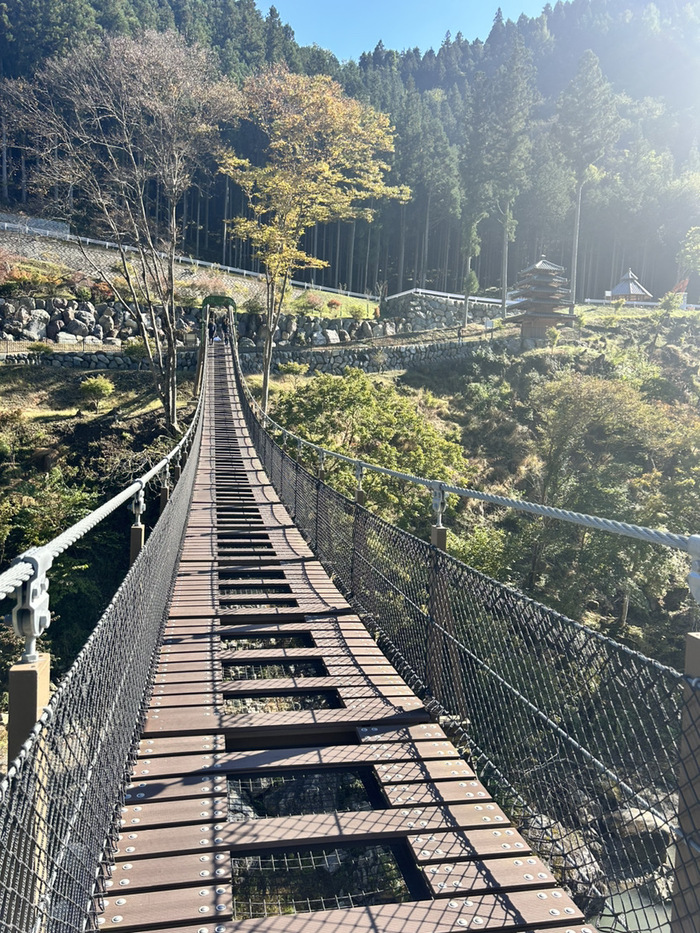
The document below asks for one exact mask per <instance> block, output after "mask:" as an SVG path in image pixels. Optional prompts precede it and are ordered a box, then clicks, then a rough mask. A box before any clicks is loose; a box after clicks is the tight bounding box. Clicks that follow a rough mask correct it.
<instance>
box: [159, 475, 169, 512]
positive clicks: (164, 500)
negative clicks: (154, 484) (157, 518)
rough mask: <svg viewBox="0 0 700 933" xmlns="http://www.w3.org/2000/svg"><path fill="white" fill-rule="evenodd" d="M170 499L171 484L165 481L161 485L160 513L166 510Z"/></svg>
mask: <svg viewBox="0 0 700 933" xmlns="http://www.w3.org/2000/svg"><path fill="white" fill-rule="evenodd" d="M169 499H170V486H169V485H168V484H167V483H163V485H162V486H161V487H160V501H159V511H158V514H159V515H162V514H163V512H164V511H165V506H166V505H167V504H168V500H169Z"/></svg>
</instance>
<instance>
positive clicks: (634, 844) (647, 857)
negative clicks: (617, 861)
mask: <svg viewBox="0 0 700 933" xmlns="http://www.w3.org/2000/svg"><path fill="white" fill-rule="evenodd" d="M612 822H613V825H614V828H615V830H616V832H617V835H618V836H619V838H620V839H621V840H622V844H623V846H624V848H625V852H626V854H627V855H628V857H629V858H630V860H632V861H636V862H641V864H642V865H643V866H645V867H659V866H661V865H663V864H664V862H665V861H666V859H667V856H668V849H669V847H670V845H671V831H670V828H669V826H668V823H666V822H664V820H662V819H661V817H659V816H656V815H655V814H653V813H651V812H650V811H649V810H639V809H637V807H622V808H621V809H620V810H616V811H615V812H614V813H613V815H612Z"/></svg>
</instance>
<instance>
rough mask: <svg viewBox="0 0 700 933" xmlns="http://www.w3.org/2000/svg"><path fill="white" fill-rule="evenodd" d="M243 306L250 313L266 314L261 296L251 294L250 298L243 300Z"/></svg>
mask: <svg viewBox="0 0 700 933" xmlns="http://www.w3.org/2000/svg"><path fill="white" fill-rule="evenodd" d="M243 308H244V309H245V310H246V311H247V312H248V313H249V314H264V313H265V305H264V304H263V303H262V301H261V300H260V298H258V296H257V295H251V296H250V298H246V300H245V301H244V302H243Z"/></svg>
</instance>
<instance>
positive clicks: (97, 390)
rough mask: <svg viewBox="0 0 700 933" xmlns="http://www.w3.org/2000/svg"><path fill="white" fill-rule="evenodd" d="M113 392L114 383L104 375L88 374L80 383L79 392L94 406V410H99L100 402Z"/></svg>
mask: <svg viewBox="0 0 700 933" xmlns="http://www.w3.org/2000/svg"><path fill="white" fill-rule="evenodd" d="M113 392H114V383H113V382H112V381H111V380H109V379H108V378H107V377H106V376H88V378H87V379H84V380H83V382H81V384H80V394H81V396H82V397H83V398H84V399H87V401H88V402H91V403H92V404H94V406H95V411H99V408H100V402H101V401H103V400H104V399H106V398H109V397H110V395H112V393H113Z"/></svg>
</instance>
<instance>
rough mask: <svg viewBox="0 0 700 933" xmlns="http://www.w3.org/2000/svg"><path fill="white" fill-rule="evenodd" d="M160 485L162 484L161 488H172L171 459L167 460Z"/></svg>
mask: <svg viewBox="0 0 700 933" xmlns="http://www.w3.org/2000/svg"><path fill="white" fill-rule="evenodd" d="M160 486H161V489H166V488H167V489H170V461H167V460H166V462H165V466H164V467H163V472H162V473H161V476H160Z"/></svg>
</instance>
